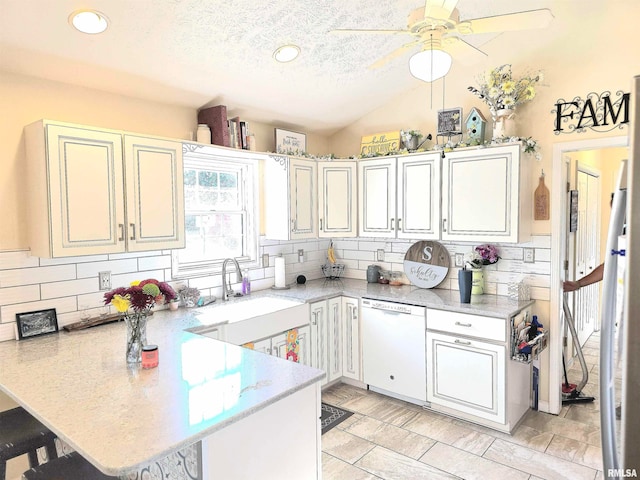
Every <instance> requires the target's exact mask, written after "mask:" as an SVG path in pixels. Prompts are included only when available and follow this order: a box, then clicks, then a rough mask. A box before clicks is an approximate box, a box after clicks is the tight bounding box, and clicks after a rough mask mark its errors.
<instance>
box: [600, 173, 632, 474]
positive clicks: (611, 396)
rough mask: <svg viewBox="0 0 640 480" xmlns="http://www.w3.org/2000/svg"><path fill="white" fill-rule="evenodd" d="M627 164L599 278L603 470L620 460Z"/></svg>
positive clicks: (612, 466)
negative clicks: (620, 275)
mask: <svg viewBox="0 0 640 480" xmlns="http://www.w3.org/2000/svg"><path fill="white" fill-rule="evenodd" d="M626 175H627V165H626V161H624V160H623V162H622V167H621V168H620V174H619V176H618V188H617V189H616V192H615V195H614V196H613V205H612V206H611V218H610V220H609V231H608V233H607V249H606V256H605V262H604V272H603V276H602V309H601V311H600V328H601V329H602V330H601V334H600V436H601V440H602V463H603V471H604V472H607V471H609V469H619V468H620V459H619V457H618V451H617V448H616V422H615V398H616V397H615V384H614V380H615V379H614V370H613V367H614V344H615V317H616V284H617V278H616V276H617V271H618V256H617V255H616V254H615V251H616V250H617V248H618V236H620V234H621V233H622V228H623V226H624V219H625V214H626V204H627V190H626V189H621V188H620V186H624V185H625V184H626Z"/></svg>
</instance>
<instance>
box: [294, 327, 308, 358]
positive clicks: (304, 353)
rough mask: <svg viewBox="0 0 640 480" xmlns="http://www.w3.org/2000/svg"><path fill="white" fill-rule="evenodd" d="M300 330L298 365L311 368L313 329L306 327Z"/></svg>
mask: <svg viewBox="0 0 640 480" xmlns="http://www.w3.org/2000/svg"><path fill="white" fill-rule="evenodd" d="M297 330H298V347H299V349H300V350H299V352H298V363H302V364H303V365H307V366H311V327H310V326H309V325H306V326H304V327H300V328H298V329H297Z"/></svg>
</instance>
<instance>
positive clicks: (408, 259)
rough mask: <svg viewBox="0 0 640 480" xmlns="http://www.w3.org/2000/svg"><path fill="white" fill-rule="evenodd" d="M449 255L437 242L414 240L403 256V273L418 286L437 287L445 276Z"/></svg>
mask: <svg viewBox="0 0 640 480" xmlns="http://www.w3.org/2000/svg"><path fill="white" fill-rule="evenodd" d="M450 264H451V256H450V255H449V252H448V251H447V249H446V248H445V247H444V245H442V244H441V243H439V242H436V241H433V240H423V241H420V242H416V243H414V244H413V245H411V247H410V248H409V250H407V253H406V254H405V256H404V273H405V275H406V276H407V278H408V279H409V281H410V282H411V283H412V284H413V285H415V286H417V287H420V288H433V287H437V286H438V285H440V284H441V283H442V281H443V280H444V279H445V278H446V277H447V274H448V273H449V265H450Z"/></svg>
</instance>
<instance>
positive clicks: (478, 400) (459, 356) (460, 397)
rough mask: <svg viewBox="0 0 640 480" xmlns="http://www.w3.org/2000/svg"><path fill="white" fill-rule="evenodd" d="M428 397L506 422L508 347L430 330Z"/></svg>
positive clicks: (428, 344) (432, 400)
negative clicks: (506, 361) (506, 352)
mask: <svg viewBox="0 0 640 480" xmlns="http://www.w3.org/2000/svg"><path fill="white" fill-rule="evenodd" d="M427 365H429V368H428V369H427V400H428V401H429V402H431V403H433V404H437V405H442V406H445V407H448V408H452V409H454V410H458V411H460V412H464V413H467V414H471V415H475V416H477V417H480V418H485V419H488V420H492V421H496V422H499V423H504V422H505V418H506V417H505V347H504V345H497V344H492V343H487V342H482V341H477V340H472V339H469V338H466V337H456V336H451V335H446V334H441V333H434V332H430V331H429V332H427Z"/></svg>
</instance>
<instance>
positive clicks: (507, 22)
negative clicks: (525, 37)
mask: <svg viewBox="0 0 640 480" xmlns="http://www.w3.org/2000/svg"><path fill="white" fill-rule="evenodd" d="M551 20H553V14H552V13H551V10H549V9H548V8H543V9H540V10H530V11H528V12H518V13H507V14H505V15H496V16H495V17H485V18H476V19H474V20H468V21H467V22H460V23H468V24H470V28H471V32H470V33H492V32H512V31H515V30H530V29H534V28H544V27H546V26H548V25H549V23H551ZM459 30H460V32H461V33H467V32H462V29H459Z"/></svg>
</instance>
